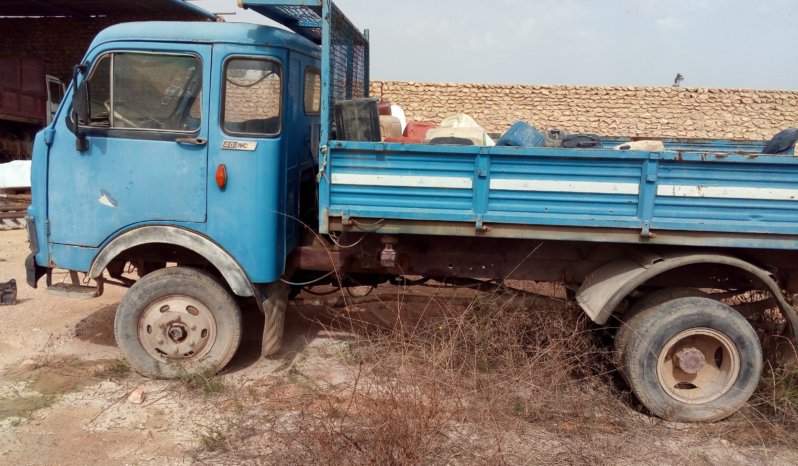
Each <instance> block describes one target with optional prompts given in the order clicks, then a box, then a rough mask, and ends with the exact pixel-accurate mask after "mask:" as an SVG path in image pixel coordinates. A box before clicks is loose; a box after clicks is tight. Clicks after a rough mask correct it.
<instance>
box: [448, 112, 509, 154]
mask: <svg viewBox="0 0 798 466" xmlns="http://www.w3.org/2000/svg"><path fill="white" fill-rule="evenodd" d="M440 127H441V128H479V129H481V130H482V131H485V130H484V129H483V128H482V127H481V126H480V125H479V123H477V121H476V120H475V119H473V118H471V116H470V115H466V114H465V113H458V114H456V115H452V116H449V117H446V118H444V119H443V121H442V122H441V125H440ZM455 137H458V136H455ZM477 145H478V146H489V147H490V146H495V145H496V142H495V141H494V140H493V139H492V138H491V137H490V136H488V133H487V132H485V138H484V139H483V141H482V142H481V143H479V144H477Z"/></svg>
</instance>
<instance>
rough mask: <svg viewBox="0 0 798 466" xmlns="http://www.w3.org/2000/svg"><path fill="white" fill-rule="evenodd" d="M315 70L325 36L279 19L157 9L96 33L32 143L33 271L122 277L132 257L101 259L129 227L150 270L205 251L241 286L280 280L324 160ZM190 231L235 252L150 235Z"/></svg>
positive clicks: (245, 289)
mask: <svg viewBox="0 0 798 466" xmlns="http://www.w3.org/2000/svg"><path fill="white" fill-rule="evenodd" d="M319 70H320V51H319V47H318V46H316V45H314V44H313V43H311V42H310V41H308V40H306V39H304V38H302V37H300V36H298V35H296V34H292V33H290V32H287V31H283V30H279V29H275V28H271V27H264V26H255V25H244V24H225V23H202V24H199V23H198V24H192V23H166V22H148V23H130V24H122V25H118V26H113V27H111V28H109V29H107V30H105V31H104V32H102V33H101V34H99V35H98V36H97V38H96V39H95V40H94V41H93V43H92V44H91V47H90V48H89V51H88V53H87V54H86V56H85V58H84V60H83V62H82V63H81V65H80V66H79V67H78V70H77V71H76V73H75V80H74V82H73V83H72V85H71V86H70V88H69V90H68V91H67V94H66V96H65V98H64V103H63V105H62V106H61V109H60V111H59V112H58V114H57V116H56V118H55V119H54V121H53V122H52V124H51V125H49V126H48V127H47V129H46V130H45V131H44V132H42V133H41V134H40V135H39V139H38V140H37V141H36V142H37V143H36V145H35V155H34V162H33V175H32V177H33V179H34V183H33V186H34V188H33V189H34V193H33V197H34V201H33V205H32V207H31V209H30V220H31V221H30V222H29V225H30V226H29V228H30V235H31V238H32V240H33V241H32V245H33V249H34V255H33V256H32V257H31V259H29V267H28V268H29V274H30V280H29V281H30V282H31V283H32V284H34V285H35V284H36V282H37V281H38V279H39V278H40V277H41V276H42V275H45V274H47V271H49V270H52V269H53V268H56V267H57V268H62V269H68V270H72V271H80V272H89V271H90V269H91V268H92V266H93V265H94V266H96V267H100V268H102V266H103V265H105V266H109V271H111V273H112V275H114V276H116V277H117V279H119V280H122V277H121V270H119V268H120V267H121V265H122V264H123V263H124V262H127V261H128V260H131V259H132V258H131V257H126V256H124V255H122V256H114V257H110V258H109V257H105V259H103V258H99V259H100V260H101V261H102V260H105V261H108V263H107V264H98V262H97V260H98V256H99V255H100V253H101V252H102V251H103V250H105V249H107V247H108V246H109V244H110V243H112V242H113V241H115V240H117V241H119V239H120V238H124V240H123V241H124V244H125V245H127V246H129V247H126V248H119V247H118V248H116V250H118V251H120V252H124V251H126V250H127V251H129V250H130V247H138V248H139V249H138V251H137V254H136V255H137V257H138V258H139V259H138V260H136V261H134V262H135V263H136V266H137V267H140V270H139V272H144V271H149V270H153V269H157V268H159V267H161V266H163V263H164V261H165V260H169V261H170V262H171V261H174V262H177V263H187V264H193V265H198V264H201V263H210V264H209V265H211V266H213V267H215V268H216V269H219V272H220V273H221V274H222V275H225V276H236V275H237V276H238V277H237V278H236V279H233V280H232V282H233V285H232V288H233V291H235V292H236V293H237V294H239V295H244V296H246V295H250V296H251V295H252V290H251V289H250V288H251V286H250V284H251V283H270V282H274V281H275V280H276V279H277V278H278V277H280V276H281V275H282V274H283V272H284V270H285V266H286V255H287V254H288V253H289V252H290V251H291V250H292V249H294V247H295V246H296V245H297V242H298V237H299V233H300V228H299V224H298V222H297V219H298V217H299V214H300V212H299V199H298V194H297V193H298V192H299V190H298V186H299V184H300V183H302V181H303V177H304V179H308V178H311V179H312V168H313V166H314V165H315V164H316V162H315V161H314V154H315V150H316V149H315V148H314V145H315V146H317V144H318V143H317V141H318V131H319V118H320V117H319V114H320V105H321V104H320V102H321V77H320V71H319ZM75 83H77V85H76V84H75ZM314 135H315V137H314ZM314 141H316V143H314ZM176 237H180V238H183V239H182V240H180V241H178V242H177V243H176V241H174V238H176ZM183 243H190V244H195V243H203V244H206V245H207V247H206V249H208V250H209V251H210V250H211V249H212V250H213V252H203V251H201V250H200V252H199V255H200V256H207V257H211V256H213V257H217V256H218V257H223V256H226V259H217V260H215V261H214V260H208V259H207V257H203V258H194V257H190V256H195V255H197V251H198V250H197V249H196V248H189V247H186V250H185V251H183V250H180V248H177V249H175V246H171V248H172V250H170V251H168V252H169V254H167V256H166V257H165V256H164V255H163V254H162V253H159V254H155V253H154V252H152V251H150V250H149V249H152V248H153V247H155V246H149V247H147V246H145V245H153V244H169V245H175V244H183ZM186 246H188V244H186ZM148 248H149V249H148ZM148 255H149V256H151V257H153V260H151V261H149V260H146V258H147V256H148ZM170 256H171V257H170ZM232 257H235V258H236V259H235V260H233V259H231V258H232ZM142 258H144V259H142ZM193 259H196V260H193ZM200 259H202V260H200ZM231 270H234V271H231ZM115 272H116V273H115ZM95 278H97V277H95Z"/></svg>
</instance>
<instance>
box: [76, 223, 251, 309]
mask: <svg viewBox="0 0 798 466" xmlns="http://www.w3.org/2000/svg"><path fill="white" fill-rule="evenodd" d="M146 244H171V245H175V246H180V247H183V248H186V249H189V250H191V251H194V252H196V253H197V254H199V255H200V256H202V257H204V258H205V259H206V260H207V261H208V262H210V263H211V264H213V266H214V267H216V268H217V269H218V270H219V271H220V272H221V274H222V276H223V277H224V279H225V280H226V281H227V284H228V285H230V289H232V290H233V293H235V294H236V295H238V296H242V297H252V296H254V294H255V292H254V288H253V286H252V282H251V281H250V280H249V277H248V276H247V274H246V272H244V269H243V268H242V267H241V265H239V263H238V262H237V261H236V260H235V259H234V258H233V257H231V256H230V254H228V253H227V251H225V250H224V249H222V247H221V246H219V245H218V244H216V243H214V242H213V241H211V240H210V239H208V238H207V237H205V236H203V235H200V234H199V233H196V232H193V231H191V230H186V229H183V228H178V227H174V226H145V227H141V228H137V229H135V230H131V231H128V232H125V233H122V234H121V235H119V236H117V237H116V238H114V239H113V240H112V241H111V242H109V243H108V244H107V245H106V246H105V247H103V248H102V250H101V251H100V253H99V254H97V257H95V258H94V261H93V262H92V265H91V268H90V269H89V277H91V278H93V279H97V278H99V277H100V276H101V275H102V273H103V271H104V270H105V268H106V267H108V264H110V263H111V261H113V260H114V259H115V258H116V257H117V256H119V254H121V253H123V252H125V251H127V250H128V249H130V248H134V247H136V246H142V245H146Z"/></svg>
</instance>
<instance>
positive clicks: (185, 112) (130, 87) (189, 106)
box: [87, 52, 202, 132]
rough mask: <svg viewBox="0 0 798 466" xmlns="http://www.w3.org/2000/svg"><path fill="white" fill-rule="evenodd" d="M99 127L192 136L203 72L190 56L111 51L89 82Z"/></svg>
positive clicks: (197, 120) (197, 121) (93, 121)
mask: <svg viewBox="0 0 798 466" xmlns="http://www.w3.org/2000/svg"><path fill="white" fill-rule="evenodd" d="M87 87H88V92H89V104H90V111H91V121H90V122H89V126H92V127H98V128H113V129H132V130H156V131H169V132H195V131H197V130H198V129H199V127H200V124H201V114H200V113H199V111H198V108H201V107H200V103H201V101H202V69H201V64H200V60H199V58H198V57H196V56H193V55H165V54H151V53H137V52H115V53H111V54H107V55H104V56H103V57H102V58H100V60H99V61H98V62H97V64H96V65H95V66H94V69H93V70H92V72H91V74H90V75H89V78H88V86H87Z"/></svg>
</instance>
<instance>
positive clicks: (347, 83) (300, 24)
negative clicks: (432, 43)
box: [241, 0, 369, 144]
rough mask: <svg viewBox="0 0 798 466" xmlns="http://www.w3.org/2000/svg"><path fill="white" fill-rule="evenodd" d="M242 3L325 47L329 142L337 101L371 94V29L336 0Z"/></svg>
mask: <svg viewBox="0 0 798 466" xmlns="http://www.w3.org/2000/svg"><path fill="white" fill-rule="evenodd" d="M241 5H242V6H244V7H246V8H250V9H252V10H255V11H257V12H258V13H260V14H262V15H264V16H266V17H268V18H271V19H273V20H275V21H277V22H278V23H280V24H282V25H284V26H286V27H288V28H289V29H291V30H292V31H294V32H296V33H297V34H299V35H301V36H303V37H306V38H307V39H310V40H311V41H313V42H314V43H316V44H317V45H321V46H322V74H323V75H324V77H325V79H323V87H322V89H323V93H324V95H323V96H322V125H323V126H322V143H323V144H326V143H327V141H328V140H329V138H330V134H331V133H332V130H333V120H334V119H333V118H332V116H333V109H334V108H335V103H336V102H338V101H341V100H349V99H361V98H365V97H368V96H369V39H368V32H366V33H363V32H361V31H359V30H358V29H357V28H356V27H355V26H354V25H353V24H352V22H351V21H349V19H348V18H347V17H346V15H344V14H343V12H342V11H341V10H340V9H339V8H338V7H337V6H336V5H335V4H334V3H333V2H332V0H292V1H291V0H242V1H241Z"/></svg>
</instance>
